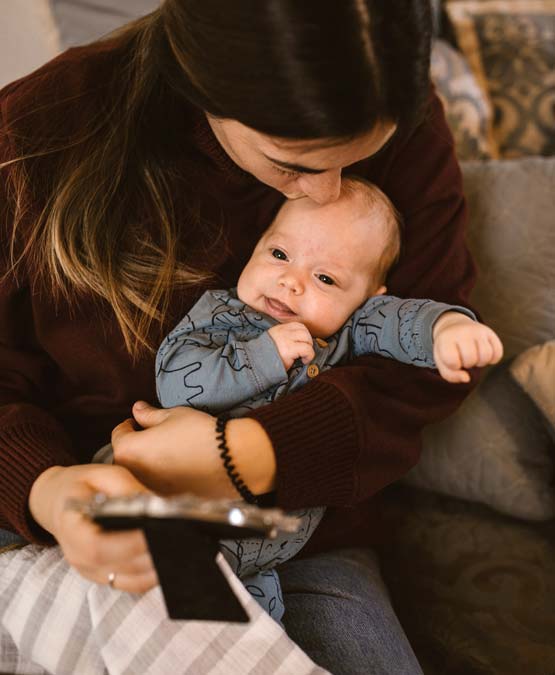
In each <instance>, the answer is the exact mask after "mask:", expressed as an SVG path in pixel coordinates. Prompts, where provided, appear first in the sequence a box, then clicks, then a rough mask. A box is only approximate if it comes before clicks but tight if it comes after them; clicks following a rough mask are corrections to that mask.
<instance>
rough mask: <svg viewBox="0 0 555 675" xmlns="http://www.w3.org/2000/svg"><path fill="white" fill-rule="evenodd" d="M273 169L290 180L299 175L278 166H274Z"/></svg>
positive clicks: (296, 172)
mask: <svg viewBox="0 0 555 675" xmlns="http://www.w3.org/2000/svg"><path fill="white" fill-rule="evenodd" d="M274 169H275V170H276V171H277V172H278V173H281V174H282V175H284V176H289V177H290V178H294V177H295V176H298V175H299V172H298V171H287V169H282V168H281V167H280V166H274Z"/></svg>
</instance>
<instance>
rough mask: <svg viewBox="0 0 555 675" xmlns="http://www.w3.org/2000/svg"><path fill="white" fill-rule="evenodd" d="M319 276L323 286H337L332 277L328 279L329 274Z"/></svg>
mask: <svg viewBox="0 0 555 675" xmlns="http://www.w3.org/2000/svg"><path fill="white" fill-rule="evenodd" d="M317 276H318V279H319V280H320V281H321V282H322V283H323V284H327V285H328V286H333V285H334V284H335V281H334V280H333V279H332V278H331V277H328V275H327V274H318V275H317Z"/></svg>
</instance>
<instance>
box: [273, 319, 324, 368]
mask: <svg viewBox="0 0 555 675" xmlns="http://www.w3.org/2000/svg"><path fill="white" fill-rule="evenodd" d="M268 334H269V335H270V337H271V338H272V340H273V341H274V342H275V343H276V347H277V350H278V352H279V355H280V356H281V360H282V361H283V365H284V366H285V370H289V368H291V366H292V365H293V363H294V362H295V360H296V359H302V361H303V363H304V364H307V363H310V362H311V361H312V359H313V358H314V347H313V346H312V335H311V334H310V333H309V331H308V328H307V327H306V326H305V325H304V324H303V323H297V322H294V321H292V322H291V323H278V324H277V326H272V328H270V329H269V330H268Z"/></svg>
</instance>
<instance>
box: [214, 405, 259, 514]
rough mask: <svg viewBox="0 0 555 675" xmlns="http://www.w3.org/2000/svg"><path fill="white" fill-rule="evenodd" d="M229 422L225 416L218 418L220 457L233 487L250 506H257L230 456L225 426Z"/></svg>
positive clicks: (217, 434)
mask: <svg viewBox="0 0 555 675" xmlns="http://www.w3.org/2000/svg"><path fill="white" fill-rule="evenodd" d="M227 421H228V420H227V417H224V416H223V415H220V416H219V417H216V440H217V441H218V448H219V449H220V457H221V458H222V461H223V463H224V469H225V470H226V473H227V475H228V476H229V480H230V481H231V482H232V483H233V487H234V488H235V489H236V490H237V492H238V493H239V494H240V495H241V497H242V498H243V499H244V500H245V501H246V502H247V503H248V504H256V503H257V499H256V497H255V496H254V495H253V493H252V492H251V491H250V490H249V488H248V487H247V486H246V485H245V482H244V481H243V479H242V478H241V477H240V476H239V472H238V471H237V469H236V468H235V465H234V464H233V461H232V459H231V455H230V454H229V448H228V447H227V441H226V438H225V426H226V424H227Z"/></svg>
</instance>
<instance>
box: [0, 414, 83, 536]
mask: <svg viewBox="0 0 555 675" xmlns="http://www.w3.org/2000/svg"><path fill="white" fill-rule="evenodd" d="M0 452H1V454H2V462H1V464H0V494H1V495H2V511H3V514H2V517H3V519H4V520H6V521H7V522H8V523H9V524H10V525H11V526H12V528H13V529H14V530H16V531H17V532H18V533H19V534H20V535H21V536H22V537H24V538H25V539H27V540H28V541H30V542H32V543H36V544H53V543H54V541H55V540H54V538H53V537H52V535H51V534H50V533H49V532H47V531H46V530H44V529H43V528H42V527H41V526H40V525H39V524H38V523H37V522H36V521H35V520H34V518H33V517H32V515H31V513H30V511H29V505H28V502H29V493H30V492H31V488H32V486H33V483H34V482H35V480H36V479H37V478H38V476H39V475H40V474H41V473H42V472H43V471H46V469H48V468H50V467H52V466H71V465H73V464H75V463H76V460H75V458H74V457H72V455H71V453H70V452H69V441H68V439H67V437H66V436H65V434H63V433H60V432H59V431H58V430H56V429H51V428H45V427H43V426H39V425H35V424H22V425H16V426H11V427H8V428H3V429H0Z"/></svg>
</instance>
